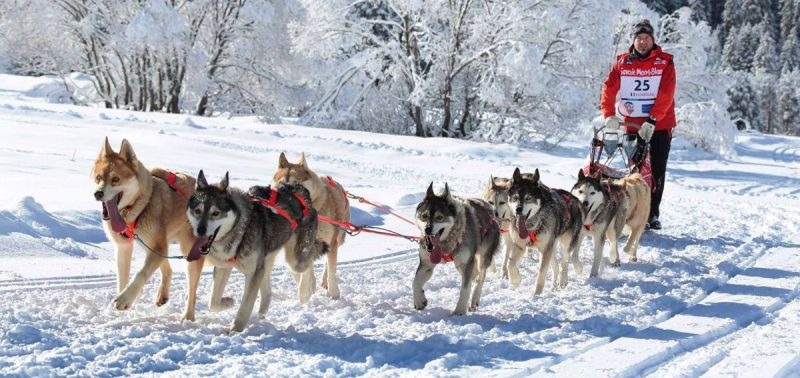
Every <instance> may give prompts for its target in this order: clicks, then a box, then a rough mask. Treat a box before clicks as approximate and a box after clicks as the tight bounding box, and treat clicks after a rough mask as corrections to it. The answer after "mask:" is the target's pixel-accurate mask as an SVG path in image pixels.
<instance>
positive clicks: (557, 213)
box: [508, 168, 585, 295]
mask: <svg viewBox="0 0 800 378" xmlns="http://www.w3.org/2000/svg"><path fill="white" fill-rule="evenodd" d="M508 195H509V204H510V205H511V208H512V209H514V210H515V220H514V226H513V227H511V232H510V234H511V240H512V241H513V243H512V247H511V257H510V258H509V261H508V275H509V277H510V279H511V285H512V286H514V287H517V286H519V284H520V281H521V278H520V275H519V267H518V264H519V260H520V259H521V258H522V257H523V256H524V255H525V250H526V249H527V247H529V246H534V247H536V249H538V250H539V252H541V254H542V258H541V260H540V261H539V275H538V276H537V277H536V286H535V287H534V289H533V294H534V295H537V294H541V293H542V290H543V289H544V282H545V279H546V278H547V276H546V274H547V265H548V264H552V267H553V286H556V284H559V285H560V286H561V287H565V286H567V270H568V268H569V260H570V258H571V260H572V265H573V267H574V268H575V272H576V273H577V274H581V273H582V272H583V266H582V265H581V262H580V259H579V253H580V243H581V239H582V238H581V236H582V235H583V220H584V218H585V210H584V208H583V205H582V204H581V203H580V202H579V201H578V199H577V198H575V197H574V196H573V195H572V194H570V193H569V192H567V191H564V190H559V189H550V188H548V187H547V186H545V185H543V184H542V183H541V182H539V170H538V169H537V170H536V172H534V173H533V175H527V174H526V175H523V174H521V173H520V171H519V168H517V169H516V170H514V175H513V176H512V177H511V185H510V186H509V189H508ZM556 242H559V243H560V244H561V267H560V268H561V275H560V279H559V264H558V262H557V260H556V257H555V254H556Z"/></svg>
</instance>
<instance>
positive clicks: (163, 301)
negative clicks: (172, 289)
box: [156, 293, 169, 307]
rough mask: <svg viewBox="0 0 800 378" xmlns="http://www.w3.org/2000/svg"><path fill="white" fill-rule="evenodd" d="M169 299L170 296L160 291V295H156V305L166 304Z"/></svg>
mask: <svg viewBox="0 0 800 378" xmlns="http://www.w3.org/2000/svg"><path fill="white" fill-rule="evenodd" d="M168 300H169V297H168V296H167V295H164V294H162V293H158V295H157V296H156V307H161V306H163V305H165V304H166V303H167V301H168Z"/></svg>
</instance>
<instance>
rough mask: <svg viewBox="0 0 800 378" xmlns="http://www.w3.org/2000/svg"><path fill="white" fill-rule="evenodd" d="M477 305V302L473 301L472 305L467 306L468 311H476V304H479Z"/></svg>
mask: <svg viewBox="0 0 800 378" xmlns="http://www.w3.org/2000/svg"><path fill="white" fill-rule="evenodd" d="M479 305H480V304H479V303H475V304H474V305H472V306H469V309H468V311H469V312H475V311H478V306H479Z"/></svg>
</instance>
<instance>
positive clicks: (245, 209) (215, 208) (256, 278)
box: [187, 171, 328, 332]
mask: <svg viewBox="0 0 800 378" xmlns="http://www.w3.org/2000/svg"><path fill="white" fill-rule="evenodd" d="M187 215H188V216H189V222H190V223H191V224H192V229H193V230H194V233H195V235H196V236H197V241H196V242H195V245H194V246H193V247H192V251H191V252H190V254H189V255H190V256H192V255H196V254H199V253H200V252H201V251H206V252H207V253H208V255H207V256H206V261H207V262H210V263H211V264H212V265H214V284H213V288H212V291H211V299H210V304H209V308H210V309H211V311H220V310H223V309H226V308H228V307H231V306H232V305H233V299H232V298H228V297H226V298H223V297H222V293H223V291H224V289H225V285H226V284H227V282H228V278H229V277H230V274H231V270H232V269H233V268H236V269H238V270H239V271H240V272H242V273H244V275H245V285H244V293H243V295H242V303H241V304H240V305H239V311H238V313H237V314H236V319H235V321H234V322H233V324H232V325H231V331H233V332H240V331H242V330H243V329H244V327H245V326H246V325H247V323H248V321H249V319H250V314H251V313H252V312H253V306H254V304H255V300H256V296H257V295H258V293H259V290H260V292H261V303H260V305H259V309H258V312H259V314H260V315H265V314H266V313H267V310H268V309H269V303H270V299H271V297H272V284H271V281H272V279H271V278H272V267H273V264H274V262H275V256H276V255H277V252H278V251H279V250H280V249H284V250H285V251H286V262H287V265H288V266H289V269H290V270H291V271H292V272H293V273H294V274H297V275H299V276H300V278H299V289H298V292H299V295H300V296H301V298H302V297H304V296H305V297H310V296H311V294H312V293H313V290H314V286H315V279H314V269H313V262H314V260H316V259H317V258H318V257H320V256H321V255H323V254H324V253H325V252H326V251H327V248H328V247H327V245H326V244H325V243H323V242H321V241H318V240H316V238H317V213H316V211H315V210H314V209H313V207H312V204H311V197H310V196H309V194H308V190H306V189H305V188H303V186H302V185H280V186H278V187H277V188H270V187H263V186H254V187H251V188H250V190H249V192H244V191H242V190H240V189H238V188H234V187H230V186H228V174H227V173H226V174H225V178H224V179H223V180H222V181H221V182H220V183H218V184H215V185H209V184H208V182H207V181H206V178H205V176H204V175H203V171H200V174H199V175H198V176H197V188H196V190H195V192H194V194H193V195H192V197H191V198H190V199H189V208H188V209H187Z"/></svg>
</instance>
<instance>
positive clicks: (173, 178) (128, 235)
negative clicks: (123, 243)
mask: <svg viewBox="0 0 800 378" xmlns="http://www.w3.org/2000/svg"><path fill="white" fill-rule="evenodd" d="M166 181H167V185H169V188H170V189H172V191H174V192H175V193H178V194H179V195H180V196H181V197H183V198H187V197H186V194H185V193H183V191H182V190H181V189H180V188H179V187H178V184H177V181H178V175H176V174H175V173H173V172H171V171H167V180H166ZM103 206H105V204H103ZM128 209H129V210H130V207H128ZM122 212H124V213H125V214H127V213H128V210H125V209H123V210H122ZM123 215H124V214H123ZM138 220H139V218H138V217H137V218H136V219H134V220H133V221H131V223H128V227H126V228H125V229H124V230H122V232H120V233H119V236H122V237H123V238H125V239H131V240H133V237H134V236H135V234H134V232H133V231H134V230H135V229H136V221H138Z"/></svg>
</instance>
